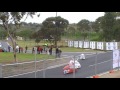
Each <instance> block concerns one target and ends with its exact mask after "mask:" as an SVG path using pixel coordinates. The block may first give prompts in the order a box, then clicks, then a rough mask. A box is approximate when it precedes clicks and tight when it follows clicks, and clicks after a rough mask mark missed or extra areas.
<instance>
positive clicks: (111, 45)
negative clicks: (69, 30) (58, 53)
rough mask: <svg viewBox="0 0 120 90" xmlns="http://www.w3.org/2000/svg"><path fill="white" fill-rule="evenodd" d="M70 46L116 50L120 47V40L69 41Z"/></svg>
mask: <svg viewBox="0 0 120 90" xmlns="http://www.w3.org/2000/svg"><path fill="white" fill-rule="evenodd" d="M68 47H75V48H89V49H98V50H108V51H109V50H114V49H119V48H120V42H97V41H68Z"/></svg>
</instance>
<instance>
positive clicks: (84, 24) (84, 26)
mask: <svg viewBox="0 0 120 90" xmlns="http://www.w3.org/2000/svg"><path fill="white" fill-rule="evenodd" d="M89 24H90V21H89V20H86V19H82V20H81V21H79V22H78V23H77V26H78V28H79V30H80V31H81V32H82V33H83V34H82V35H83V38H84V40H85V38H86V37H87V36H88V35H87V32H88V31H89V30H90V26H89Z"/></svg>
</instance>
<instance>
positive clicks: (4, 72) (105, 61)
mask: <svg viewBox="0 0 120 90" xmlns="http://www.w3.org/2000/svg"><path fill="white" fill-rule="evenodd" d="M85 56H86V59H85V60H81V59H80V56H79V55H78V56H69V57H64V58H56V59H55V60H52V59H49V60H41V61H38V60H37V61H31V62H24V63H15V64H4V65H0V77H2V78H89V77H91V76H94V75H99V74H101V73H104V72H107V71H111V70H113V52H112V51H109V52H104V53H98V52H96V53H95V54H91V55H87V54H85ZM72 59H73V60H74V61H75V60H77V61H78V62H80V64H81V68H79V69H77V71H75V70H74V71H73V73H70V74H64V73H63V68H64V67H65V66H66V65H67V64H68V63H69V61H70V60H72ZM74 66H75V64H74ZM114 69H118V70H119V68H118V67H117V68H114Z"/></svg>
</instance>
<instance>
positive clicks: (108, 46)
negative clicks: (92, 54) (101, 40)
mask: <svg viewBox="0 0 120 90" xmlns="http://www.w3.org/2000/svg"><path fill="white" fill-rule="evenodd" d="M106 50H111V45H110V42H106Z"/></svg>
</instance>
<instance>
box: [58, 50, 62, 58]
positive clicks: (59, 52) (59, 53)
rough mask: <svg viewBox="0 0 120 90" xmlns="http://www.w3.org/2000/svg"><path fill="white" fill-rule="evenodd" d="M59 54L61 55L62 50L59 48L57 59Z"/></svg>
mask: <svg viewBox="0 0 120 90" xmlns="http://www.w3.org/2000/svg"><path fill="white" fill-rule="evenodd" d="M61 53H62V50H61V49H60V48H59V49H58V57H59V58H60V57H61Z"/></svg>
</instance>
